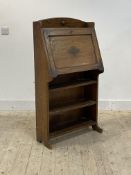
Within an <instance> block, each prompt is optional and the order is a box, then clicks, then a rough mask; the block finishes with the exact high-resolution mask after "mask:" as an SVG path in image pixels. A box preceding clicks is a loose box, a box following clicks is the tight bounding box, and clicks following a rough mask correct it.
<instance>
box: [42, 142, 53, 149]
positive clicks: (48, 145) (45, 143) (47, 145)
mask: <svg viewBox="0 0 131 175" xmlns="http://www.w3.org/2000/svg"><path fill="white" fill-rule="evenodd" d="M43 144H44V146H45V147H47V148H48V149H52V146H51V145H50V144H49V143H48V142H44V143H43Z"/></svg>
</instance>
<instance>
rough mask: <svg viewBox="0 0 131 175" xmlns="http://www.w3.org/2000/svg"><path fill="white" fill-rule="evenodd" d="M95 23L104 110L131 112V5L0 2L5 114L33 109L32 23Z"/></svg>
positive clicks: (120, 1)
mask: <svg viewBox="0 0 131 175" xmlns="http://www.w3.org/2000/svg"><path fill="white" fill-rule="evenodd" d="M61 16H65V17H73V18H78V19H82V20H85V21H95V23H96V31H97V36H98V40H99V45H100V48H101V52H102V57H103V62H104V66H105V72H104V74H102V75H101V76H100V91H99V92H100V93H99V94H100V95H99V96H100V100H101V108H105V109H122V108H123V109H124V108H125V109H126V108H127V109H131V1H130V0H115V1H114V0H110V1H108V0H100V1H98V0H11V1H10V0H0V26H3V25H6V26H9V28H10V35H8V36H4V35H0V109H11V108H15V109H33V108H34V63H33V37H32V21H35V20H39V19H44V18H49V17H61Z"/></svg>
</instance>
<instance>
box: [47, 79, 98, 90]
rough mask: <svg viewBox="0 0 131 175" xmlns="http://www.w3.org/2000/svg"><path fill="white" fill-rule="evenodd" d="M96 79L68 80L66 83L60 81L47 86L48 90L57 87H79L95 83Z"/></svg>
mask: <svg viewBox="0 0 131 175" xmlns="http://www.w3.org/2000/svg"><path fill="white" fill-rule="evenodd" d="M96 83H97V81H96V80H90V81H87V80H78V81H75V82H68V83H62V84H53V85H50V86H49V89H50V91H53V90H57V89H70V88H75V87H80V86H87V85H92V84H96Z"/></svg>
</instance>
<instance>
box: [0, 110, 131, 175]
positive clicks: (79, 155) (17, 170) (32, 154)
mask: <svg viewBox="0 0 131 175" xmlns="http://www.w3.org/2000/svg"><path fill="white" fill-rule="evenodd" d="M99 120H100V121H99V123H100V125H101V126H102V128H103V129H104V132H103V134H99V133H97V132H95V131H92V130H91V129H90V128H89V129H85V130H83V131H81V132H79V133H77V134H75V135H74V134H71V135H69V136H66V137H65V138H64V137H63V138H60V140H55V143H54V144H53V149H52V150H48V149H47V148H45V147H44V146H43V145H42V144H40V143H37V142H36V139H35V114H34V112H0V174H2V175H131V112H112V111H105V112H100V113H99ZM67 137H68V138H67Z"/></svg>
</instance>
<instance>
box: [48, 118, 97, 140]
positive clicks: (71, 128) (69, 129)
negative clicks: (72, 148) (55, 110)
mask: <svg viewBox="0 0 131 175" xmlns="http://www.w3.org/2000/svg"><path fill="white" fill-rule="evenodd" d="M95 124H96V122H95V121H93V120H88V121H79V122H76V123H74V124H72V125H71V126H68V127H66V128H63V129H59V130H56V131H53V132H50V138H53V137H58V136H60V135H64V134H67V133H69V132H72V131H74V130H79V129H82V128H86V127H88V126H92V125H95Z"/></svg>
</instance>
